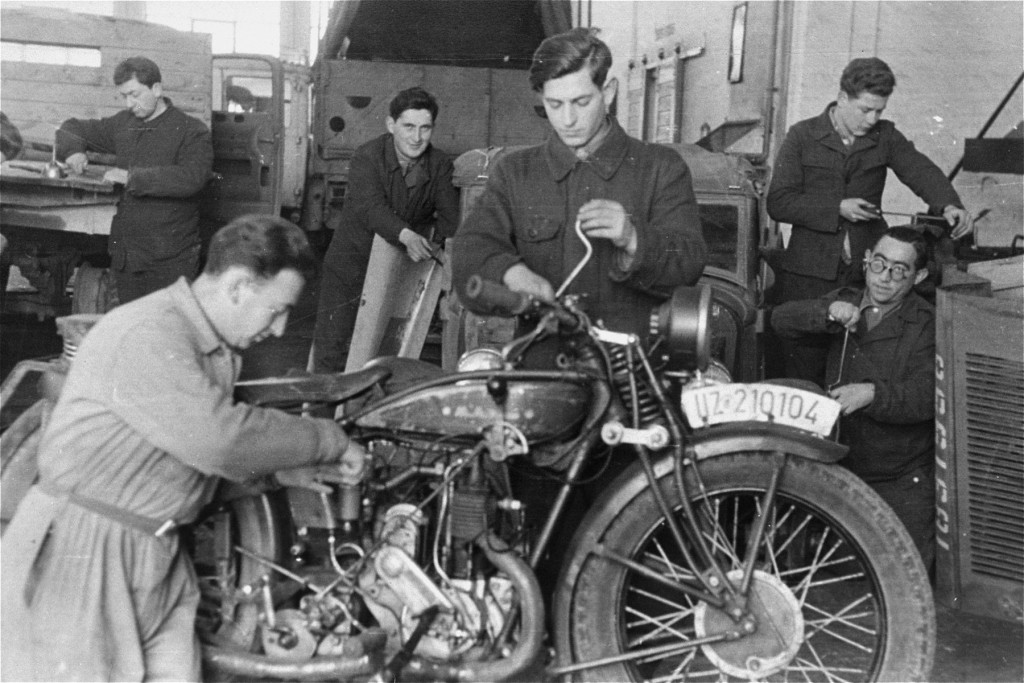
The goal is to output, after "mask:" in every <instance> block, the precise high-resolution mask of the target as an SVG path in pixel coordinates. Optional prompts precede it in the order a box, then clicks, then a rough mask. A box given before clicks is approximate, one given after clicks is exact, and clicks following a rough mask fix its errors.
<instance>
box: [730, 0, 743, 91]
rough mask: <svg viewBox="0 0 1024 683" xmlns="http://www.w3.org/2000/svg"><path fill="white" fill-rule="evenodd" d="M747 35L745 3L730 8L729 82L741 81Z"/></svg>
mask: <svg viewBox="0 0 1024 683" xmlns="http://www.w3.org/2000/svg"><path fill="white" fill-rule="evenodd" d="M746 34H747V3H745V2H743V3H740V4H738V5H736V6H735V7H733V8H732V34H731V38H730V41H729V82H730V83H739V82H740V81H742V80H743V42H744V39H745V38H746Z"/></svg>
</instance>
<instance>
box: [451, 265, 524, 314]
mask: <svg viewBox="0 0 1024 683" xmlns="http://www.w3.org/2000/svg"><path fill="white" fill-rule="evenodd" d="M466 297H467V298H468V299H469V300H470V301H472V302H474V303H475V304H477V305H478V306H481V307H486V308H489V309H491V310H493V311H496V312H501V313H504V314H505V315H520V314H522V313H525V312H526V311H527V310H528V309H529V308H530V304H531V303H532V301H533V300H532V299H531V298H530V297H529V296H527V295H526V294H523V293H522V292H513V291H512V290H511V289H509V288H508V287H505V286H504V285H500V284H498V283H497V282H492V281H490V280H485V279H483V278H482V277H480V276H479V275H473V276H472V277H470V278H469V280H468V281H467V282H466Z"/></svg>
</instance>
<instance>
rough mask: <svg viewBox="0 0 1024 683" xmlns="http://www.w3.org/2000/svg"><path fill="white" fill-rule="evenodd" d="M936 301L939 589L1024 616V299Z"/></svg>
mask: <svg viewBox="0 0 1024 683" xmlns="http://www.w3.org/2000/svg"><path fill="white" fill-rule="evenodd" d="M936 304H937V311H936V312H937V318H936V341H937V347H936V465H937V467H936V479H937V481H936V484H937V487H938V489H937V493H938V496H937V499H938V503H937V504H938V509H937V538H936V540H937V544H938V555H937V560H938V561H937V586H936V597H937V599H938V600H939V601H940V602H943V603H945V604H947V605H948V606H951V607H954V608H957V609H962V610H964V611H967V612H971V613H975V614H982V615H986V616H991V617H996V618H1000V619H1005V620H1008V621H1016V622H1020V621H1022V614H1024V610H1022V603H1024V300H1022V298H1021V297H1020V296H1016V297H1006V298H989V297H983V296H974V295H970V294H964V293H961V292H958V291H956V289H942V290H939V292H938V293H937V300H936Z"/></svg>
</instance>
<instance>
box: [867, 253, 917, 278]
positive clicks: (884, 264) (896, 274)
mask: <svg viewBox="0 0 1024 683" xmlns="http://www.w3.org/2000/svg"><path fill="white" fill-rule="evenodd" d="M867 266H868V270H870V271H871V272H872V273H874V274H875V275H881V274H882V273H884V272H885V271H886V270H888V271H889V274H890V276H891V277H892V280H893V282H902V281H903V280H906V279H907V276H909V275H910V273H911V272H912V271H913V269H912V268H910V267H909V266H907V265H905V264H903V263H889V262H888V261H886V260H885V259H884V258H882V257H881V256H876V257H875V258H873V259H871V260H870V261H868V263H867Z"/></svg>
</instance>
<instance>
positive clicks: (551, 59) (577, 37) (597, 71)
mask: <svg viewBox="0 0 1024 683" xmlns="http://www.w3.org/2000/svg"><path fill="white" fill-rule="evenodd" d="M599 32H600V29H597V28H583V27H579V28H574V29H572V30H571V31H566V32H565V33H559V34H558V35H554V36H551V37H550V38H546V39H545V40H544V42H542V43H541V44H540V47H538V48H537V51H536V52H534V53H533V64H531V65H530V86H531V87H532V88H533V89H534V91H535V92H540V91H541V90H543V89H544V84H545V83H547V82H548V81H550V80H553V79H555V78H561V77H562V76H568V75H569V74H574V73H576V72H577V71H579V70H580V69H582V68H584V67H586V68H588V69H590V78H591V80H593V81H594V85H596V86H597V87H599V88H601V87H604V81H605V79H606V78H607V77H608V69H609V68H611V65H612V51H611V50H609V49H608V46H607V45H605V43H604V41H602V40H601V39H600V38H598V37H597V34H598V33H599Z"/></svg>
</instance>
